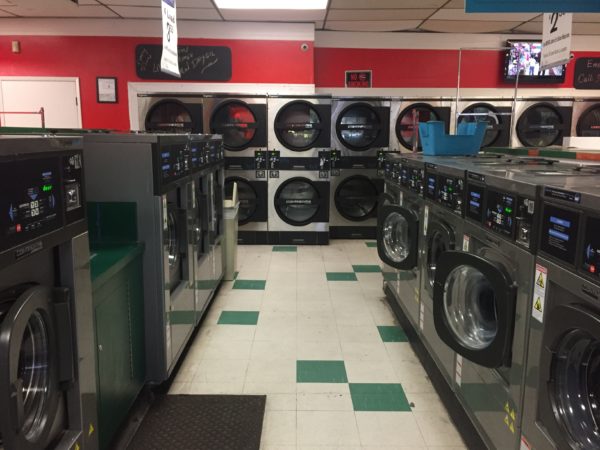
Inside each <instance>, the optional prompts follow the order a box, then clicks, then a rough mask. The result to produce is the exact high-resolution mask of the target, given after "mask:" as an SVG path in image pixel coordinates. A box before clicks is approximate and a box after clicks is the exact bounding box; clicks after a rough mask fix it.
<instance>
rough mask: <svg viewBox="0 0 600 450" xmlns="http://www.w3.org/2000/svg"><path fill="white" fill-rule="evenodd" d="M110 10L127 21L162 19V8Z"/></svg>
mask: <svg viewBox="0 0 600 450" xmlns="http://www.w3.org/2000/svg"><path fill="white" fill-rule="evenodd" d="M110 9H112V10H113V11H114V12H116V13H117V14H118V15H120V16H121V17H123V18H125V19H160V18H161V13H160V7H156V8H152V7H149V6H114V5H111V7H110Z"/></svg>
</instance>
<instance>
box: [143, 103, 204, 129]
mask: <svg viewBox="0 0 600 450" xmlns="http://www.w3.org/2000/svg"><path fill="white" fill-rule="evenodd" d="M146 131H161V132H169V133H191V132H192V131H193V123H192V115H191V114H190V112H189V111H188V109H187V108H186V107H185V106H184V105H183V104H182V103H180V102H178V101H175V100H163V101H160V102H158V103H156V104H155V105H154V106H153V107H152V108H151V109H150V111H149V112H148V115H147V116H146Z"/></svg>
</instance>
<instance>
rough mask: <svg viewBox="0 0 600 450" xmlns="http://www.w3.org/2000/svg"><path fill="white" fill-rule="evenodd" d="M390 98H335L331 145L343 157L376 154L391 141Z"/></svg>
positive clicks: (384, 149) (385, 148)
mask: <svg viewBox="0 0 600 450" xmlns="http://www.w3.org/2000/svg"><path fill="white" fill-rule="evenodd" d="M390 104H391V102H390V99H389V98H378V97H338V98H336V97H334V98H333V100H332V107H331V109H332V113H331V147H332V149H333V150H337V151H339V152H341V156H342V157H357V156H358V157H367V156H371V157H376V156H377V155H378V153H379V152H381V151H387V150H388V148H389V143H390V142H389V141H390Z"/></svg>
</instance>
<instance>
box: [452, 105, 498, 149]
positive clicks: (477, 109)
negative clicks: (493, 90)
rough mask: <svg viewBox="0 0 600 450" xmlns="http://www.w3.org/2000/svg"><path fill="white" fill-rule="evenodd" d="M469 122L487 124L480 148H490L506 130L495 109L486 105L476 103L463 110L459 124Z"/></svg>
mask: <svg viewBox="0 0 600 450" xmlns="http://www.w3.org/2000/svg"><path fill="white" fill-rule="evenodd" d="M470 122H486V123H487V131H486V132H485V137H484V138H483V143H482V144H481V146H482V147H491V146H492V145H493V144H495V143H496V141H498V138H499V137H500V133H501V131H502V130H503V129H504V128H506V124H505V120H503V119H502V116H500V115H499V114H498V111H497V110H496V108H494V107H493V106H492V105H489V104H487V103H476V104H474V105H470V106H468V107H467V108H465V110H464V111H463V112H462V115H461V117H460V119H459V124H461V123H470Z"/></svg>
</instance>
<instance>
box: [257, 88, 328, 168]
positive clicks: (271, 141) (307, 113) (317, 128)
mask: <svg viewBox="0 0 600 450" xmlns="http://www.w3.org/2000/svg"><path fill="white" fill-rule="evenodd" d="M267 103H268V105H267V106H268V113H269V114H268V115H269V137H268V147H269V150H276V151H280V155H281V157H283V158H294V157H303V158H316V157H318V156H319V152H321V151H329V149H330V147H331V97H329V96H312V97H301V96H270V97H269V99H268V102H267Z"/></svg>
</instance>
